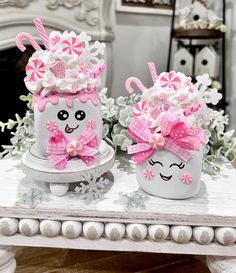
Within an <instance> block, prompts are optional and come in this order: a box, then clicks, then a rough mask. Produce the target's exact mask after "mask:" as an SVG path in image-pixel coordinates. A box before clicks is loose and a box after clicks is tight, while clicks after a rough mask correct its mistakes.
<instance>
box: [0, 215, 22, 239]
mask: <svg viewBox="0 0 236 273" xmlns="http://www.w3.org/2000/svg"><path fill="white" fill-rule="evenodd" d="M18 224H19V221H18V220H17V219H15V218H7V217H5V218H1V219H0V234H2V235H4V236H11V235H14V234H15V233H16V232H17V231H18Z"/></svg>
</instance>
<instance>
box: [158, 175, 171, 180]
mask: <svg viewBox="0 0 236 273" xmlns="http://www.w3.org/2000/svg"><path fill="white" fill-rule="evenodd" d="M160 177H161V178H162V179H163V180H164V181H169V180H170V179H171V178H172V175H170V176H165V175H163V174H161V173H160Z"/></svg>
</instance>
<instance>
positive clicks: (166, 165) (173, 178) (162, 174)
mask: <svg viewBox="0 0 236 273" xmlns="http://www.w3.org/2000/svg"><path fill="white" fill-rule="evenodd" d="M202 158H203V152H202V150H200V151H194V152H192V153H191V157H190V158H189V160H188V161H187V162H184V161H183V160H181V159H180V158H179V157H178V156H176V155H175V154H173V153H171V152H169V151H167V150H165V149H162V150H156V151H155V152H154V154H153V155H152V156H150V157H149V158H147V159H146V160H145V161H144V162H143V163H142V164H141V165H137V166H136V177H137V181H138V183H139V184H140V187H141V188H142V189H143V190H144V191H146V192H147V193H150V194H152V195H155V196H159V197H163V198H170V199H184V198H189V197H192V196H194V195H196V194H197V193H198V192H199V190H200V186H201V171H202Z"/></svg>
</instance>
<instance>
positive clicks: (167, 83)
mask: <svg viewBox="0 0 236 273" xmlns="http://www.w3.org/2000/svg"><path fill="white" fill-rule="evenodd" d="M180 83H181V82H180V77H179V76H178V75H177V74H176V73H175V72H174V71H171V72H169V73H167V72H166V73H163V74H162V76H161V77H160V85H161V87H162V88H167V89H169V90H171V91H176V90H178V89H179V88H180Z"/></svg>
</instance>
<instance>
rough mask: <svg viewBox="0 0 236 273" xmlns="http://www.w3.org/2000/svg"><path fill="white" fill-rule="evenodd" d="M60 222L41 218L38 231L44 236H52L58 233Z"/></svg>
mask: <svg viewBox="0 0 236 273" xmlns="http://www.w3.org/2000/svg"><path fill="white" fill-rule="evenodd" d="M60 230H61V222H60V221H54V220H43V221H41V223H40V232H41V233H42V235H43V236H45V237H54V236H56V235H58V234H59V233H60Z"/></svg>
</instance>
